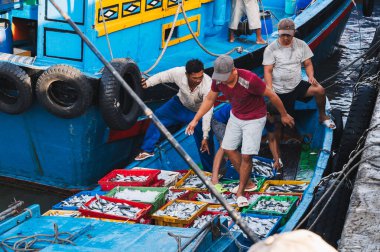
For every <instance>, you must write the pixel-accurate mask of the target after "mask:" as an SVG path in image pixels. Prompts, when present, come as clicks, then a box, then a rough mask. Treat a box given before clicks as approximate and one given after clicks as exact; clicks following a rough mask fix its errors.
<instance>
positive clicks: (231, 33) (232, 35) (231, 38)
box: [229, 32, 235, 43]
mask: <svg viewBox="0 0 380 252" xmlns="http://www.w3.org/2000/svg"><path fill="white" fill-rule="evenodd" d="M229 41H230V43H233V42H234V41H235V36H234V34H233V32H230V38H229Z"/></svg>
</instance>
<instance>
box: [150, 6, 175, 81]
mask: <svg viewBox="0 0 380 252" xmlns="http://www.w3.org/2000/svg"><path fill="white" fill-rule="evenodd" d="M180 9H181V5H180V3H178V8H177V11H176V13H175V15H174V20H173V23H172V27H171V28H170V32H169V36H168V38H167V39H166V42H165V46H164V48H163V49H162V52H161V54H160V56H159V57H158V58H157V60H156V62H154V64H153V65H152V66H151V67H150V68H149V69H148V70H145V71H144V72H143V74H144V75H145V76H149V75H148V73H149V72H150V71H152V70H153V69H154V68H155V67H156V66H157V65H158V63H160V61H161V59H162V57H163V56H164V53H165V51H166V48H168V45H169V41H170V40H171V38H172V35H173V31H174V28H175V23H176V22H177V18H178V14H179V11H180Z"/></svg>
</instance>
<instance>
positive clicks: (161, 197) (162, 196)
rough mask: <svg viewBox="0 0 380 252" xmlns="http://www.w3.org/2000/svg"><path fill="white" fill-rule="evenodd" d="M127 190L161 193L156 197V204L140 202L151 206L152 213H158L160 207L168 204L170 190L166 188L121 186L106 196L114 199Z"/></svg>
mask: <svg viewBox="0 0 380 252" xmlns="http://www.w3.org/2000/svg"><path fill="white" fill-rule="evenodd" d="M126 189H128V190H136V191H141V192H147V191H154V192H159V193H160V194H158V196H157V197H156V199H155V200H154V202H148V201H138V202H141V203H146V204H151V205H152V208H151V210H150V213H153V212H155V211H157V210H158V209H160V207H162V206H163V205H165V203H166V201H165V197H166V194H167V193H168V191H169V190H168V188H166V187H133V186H132V187H129V186H128V187H125V186H120V187H115V188H114V189H112V190H111V191H109V193H107V194H106V195H105V196H107V197H112V198H114V196H115V194H116V193H117V192H121V191H123V190H126Z"/></svg>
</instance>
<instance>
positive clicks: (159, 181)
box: [150, 179, 165, 187]
mask: <svg viewBox="0 0 380 252" xmlns="http://www.w3.org/2000/svg"><path fill="white" fill-rule="evenodd" d="M164 184H165V180H163V179H159V180H157V181H156V182H155V183H154V184H151V185H150V187H162V186H163V185H164Z"/></svg>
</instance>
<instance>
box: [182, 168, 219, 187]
mask: <svg viewBox="0 0 380 252" xmlns="http://www.w3.org/2000/svg"><path fill="white" fill-rule="evenodd" d="M203 174H204V175H205V176H207V177H209V178H210V180H211V176H212V173H210V172H203ZM192 175H195V173H194V172H193V171H192V170H190V171H188V173H186V175H185V176H183V177H182V178H181V179H180V180H179V181H178V182H177V183H176V184H175V187H176V188H177V189H184V190H189V191H196V192H205V191H207V190H208V189H207V187H206V188H193V187H183V186H182V185H183V184H184V183H185V181H186V179H187V178H188V177H190V176H192Z"/></svg>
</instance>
